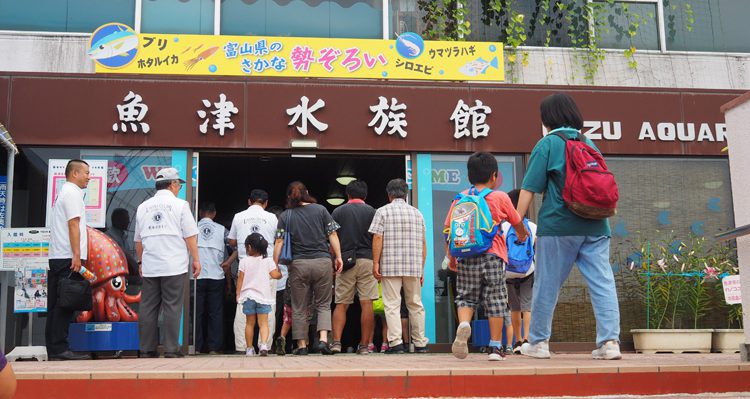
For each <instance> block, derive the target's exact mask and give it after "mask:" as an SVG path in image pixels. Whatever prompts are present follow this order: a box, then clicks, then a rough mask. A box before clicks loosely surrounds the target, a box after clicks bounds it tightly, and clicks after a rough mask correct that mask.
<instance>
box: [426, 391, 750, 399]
mask: <svg viewBox="0 0 750 399" xmlns="http://www.w3.org/2000/svg"><path fill="white" fill-rule="evenodd" d="M584 397H585V398H589V399H740V398H750V393H748V392H734V393H706V394H700V395H651V396H640V395H617V396H613V395H605V396H555V397H551V396H547V397H537V398H534V399H581V398H584ZM414 399H422V398H414ZM439 399H452V398H439ZM461 399H480V398H461ZM481 399H517V398H506V397H497V398H481Z"/></svg>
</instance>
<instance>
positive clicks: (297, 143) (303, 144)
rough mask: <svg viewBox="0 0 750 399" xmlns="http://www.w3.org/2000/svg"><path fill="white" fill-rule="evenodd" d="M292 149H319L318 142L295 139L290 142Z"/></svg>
mask: <svg viewBox="0 0 750 399" xmlns="http://www.w3.org/2000/svg"><path fill="white" fill-rule="evenodd" d="M289 145H290V146H291V147H292V148H318V141H317V140H301V139H299V140H298V139H295V140H292V141H290V142H289Z"/></svg>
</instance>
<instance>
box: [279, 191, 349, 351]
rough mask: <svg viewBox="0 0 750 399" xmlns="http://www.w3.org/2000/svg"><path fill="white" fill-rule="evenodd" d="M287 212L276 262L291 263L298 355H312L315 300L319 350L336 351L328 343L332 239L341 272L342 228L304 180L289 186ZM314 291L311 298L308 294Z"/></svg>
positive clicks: (293, 330)
mask: <svg viewBox="0 0 750 399" xmlns="http://www.w3.org/2000/svg"><path fill="white" fill-rule="evenodd" d="M286 194H287V201H286V208H287V209H286V210H285V211H284V212H283V213H282V214H281V215H280V216H279V224H278V230H277V232H276V242H275V247H274V262H275V263H276V264H279V262H280V261H281V262H282V263H285V262H284V261H288V260H289V259H288V258H291V265H290V267H289V288H290V290H291V298H292V339H294V340H296V341H297V348H296V349H295V350H294V351H293V352H292V354H294V355H307V354H308V348H307V331H308V316H307V314H306V311H307V309H308V307H309V305H310V300H311V299H312V309H311V311H312V312H316V314H317V320H318V321H317V330H318V333H319V334H320V335H319V337H320V342H319V343H318V346H317V350H318V351H319V352H320V353H321V354H324V355H332V354H333V352H332V351H331V348H330V346H329V344H328V342H327V341H328V331H329V330H331V296H332V290H331V287H332V285H333V273H331V256H330V251H329V248H328V244H329V243H330V245H331V248H332V249H333V253H334V256H335V260H334V266H333V267H334V269H335V270H336V272H341V270H342V267H343V261H342V260H341V247H340V245H339V239H338V235H337V234H336V230H338V229H339V225H338V223H336V222H335V221H334V220H333V218H332V217H331V214H330V213H328V210H327V209H326V208H325V207H323V206H322V205H319V204H317V203H316V201H315V198H313V197H312V196H310V194H309V193H308V191H307V188H306V187H305V185H304V184H302V182H298V181H295V182H292V183H290V184H289V186H288V187H287V190H286ZM309 291H312V298H311V297H310V296H309V295H308V293H309Z"/></svg>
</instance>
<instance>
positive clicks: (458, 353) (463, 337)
mask: <svg viewBox="0 0 750 399" xmlns="http://www.w3.org/2000/svg"><path fill="white" fill-rule="evenodd" d="M469 337H471V324H469V323H467V322H465V321H464V322H461V324H459V325H458V328H457V329H456V339H454V340H453V346H451V352H453V356H455V357H457V358H459V359H466V356H469V345H468V343H467V342H468V341H469Z"/></svg>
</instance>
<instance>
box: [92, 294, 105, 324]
mask: <svg viewBox="0 0 750 399" xmlns="http://www.w3.org/2000/svg"><path fill="white" fill-rule="evenodd" d="M92 299H93V302H94V308H93V311H94V321H104V320H107V318H106V314H105V313H104V289H103V288H95V289H94V294H93V298H92Z"/></svg>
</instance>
